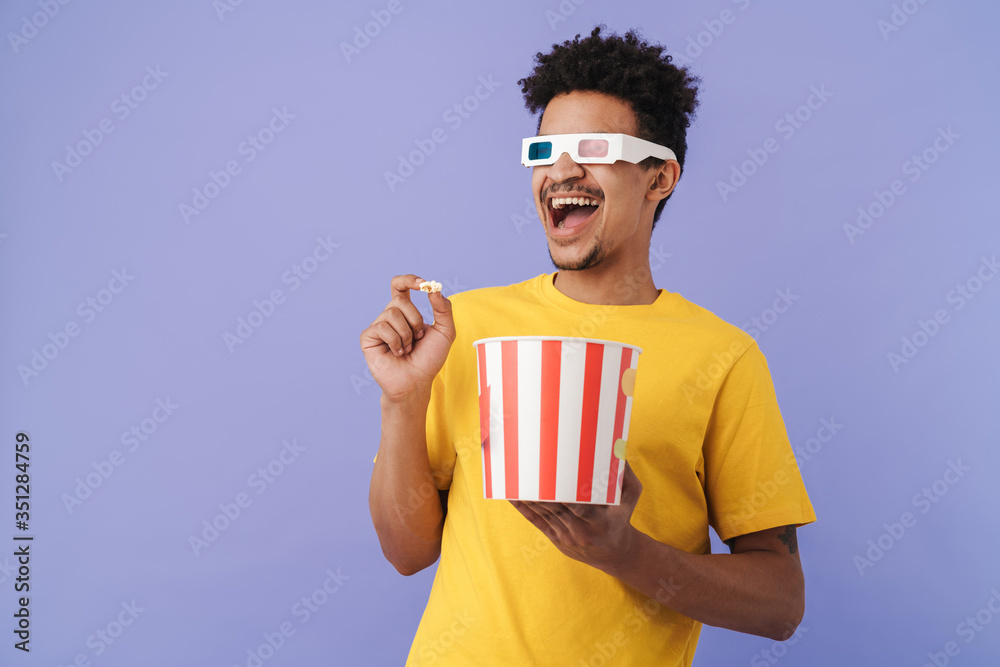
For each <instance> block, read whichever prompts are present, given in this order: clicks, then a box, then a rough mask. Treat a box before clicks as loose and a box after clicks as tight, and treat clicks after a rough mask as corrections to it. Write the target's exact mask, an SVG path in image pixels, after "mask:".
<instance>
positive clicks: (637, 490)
mask: <svg viewBox="0 0 1000 667" xmlns="http://www.w3.org/2000/svg"><path fill="white" fill-rule="evenodd" d="M640 495H642V482H640V481H639V478H638V477H636V476H635V471H634V470H632V465H631V464H630V463H629V462H628V461H626V462H625V476H624V478H623V479H622V504H623V505H625V504H629V505H635V503H637V502H638V501H639V496H640Z"/></svg>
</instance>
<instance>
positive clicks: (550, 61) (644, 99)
mask: <svg viewBox="0 0 1000 667" xmlns="http://www.w3.org/2000/svg"><path fill="white" fill-rule="evenodd" d="M602 27H604V26H597V27H595V28H594V30H593V32H591V33H590V36H589V37H586V38H584V39H582V40H581V39H580V35H577V36H576V38H575V39H573V40H566V41H565V42H563V43H562V44H553V45H552V51H551V53H547V54H543V53H536V54H535V63H536V64H535V69H534V71H532V73H531V74H530V75H529V76H528V77H526V78H524V79H520V80H519V81H518V82H517V83H518V84H519V85H520V86H521V92H522V93H523V94H524V106H525V107H526V108H527V109H528V111H530V112H531V113H532V114H535V113H538V112H539V111H542V112H543V113H544V110H545V107H546V106H547V105H548V103H549V101H550V100H552V98H553V97H556V96H557V95H561V94H563V93H569V92H573V91H577V90H587V91H595V92H599V93H604V94H606V95H612V96H614V97H617V98H618V99H620V100H623V101H625V102H628V103H629V104H630V105H631V107H632V110H633V111H634V112H635V115H636V120H637V121H638V128H639V137H640V138H641V139H646V140H647V141H652V142H654V143H657V144H661V145H663V146H668V147H669V148H671V149H672V150H673V151H674V153H675V154H676V155H677V162H678V163H680V165H681V170H682V172H683V167H684V155H685V153H686V152H687V128H688V126H690V125H691V119H692V118H693V117H694V110H695V107H696V106H697V105H698V102H697V99H696V97H697V92H698V83H700V79H698V77H696V76H694V75H692V74H690V73H689V72H688V70H687V69H686V68H683V67H678V66H677V65H674V64H673V63H672V60H673V58H672V57H671V56H670V55H669V54H664V50H665V49H664V47H662V46H655V45H651V44H648V43H647V42H645V41H644V40H643V39H641V38H640V37H639V35H637V34H636V32H635V31H634V30H629V31H628V32H627V33H625V34H624V35H622V36H618V35H614V34H611V35H609V36H607V37H606V38H602V37H601V28H602ZM541 124H542V116H539V117H538V127H539V128H540V127H541ZM662 164H663V160H660V159H657V158H653V157H650V158H646V159H645V160H643V161H642V162H641V163H640V165H639V166H640V167H642V168H643V169H649V168H650V167H659V166H660V165H662ZM669 198H670V197H667V198H666V199H663V200H662V201H661V202H660V203H659V205H658V206H657V207H656V213H655V214H654V215H653V226H654V227H655V226H656V221H657V220H659V218H660V212H661V211H663V207H664V205H665V204H666V203H667V199H669Z"/></svg>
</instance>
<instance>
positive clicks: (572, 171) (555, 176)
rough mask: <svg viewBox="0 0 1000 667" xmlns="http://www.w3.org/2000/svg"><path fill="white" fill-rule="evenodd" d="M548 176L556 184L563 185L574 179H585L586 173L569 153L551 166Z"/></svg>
mask: <svg viewBox="0 0 1000 667" xmlns="http://www.w3.org/2000/svg"><path fill="white" fill-rule="evenodd" d="M548 176H549V178H550V179H552V180H553V181H555V182H556V183H563V182H565V181H569V180H572V179H574V178H583V177H584V176H586V172H585V171H584V170H583V167H581V166H580V165H578V164H577V163H576V162H574V161H573V158H571V157H570V156H569V153H563V154H562V155H560V156H559V159H558V160H556V161H555V162H553V163H552V164H551V165H550V166H549V173H548Z"/></svg>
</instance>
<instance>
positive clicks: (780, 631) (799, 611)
mask: <svg viewBox="0 0 1000 667" xmlns="http://www.w3.org/2000/svg"><path fill="white" fill-rule="evenodd" d="M627 553H628V555H627V556H623V557H622V558H621V559H620V560H619V561H618V562H616V563H613V564H609V565H607V566H606V567H602V568H601V569H602V570H604V571H605V572H607V573H608V574H610V575H612V576H614V577H616V578H618V579H619V580H621V581H622V582H624V583H626V584H628V585H629V586H631V587H632V588H634V589H636V590H637V591H639V592H640V593H642V594H644V595H647V596H649V597H651V598H655V599H657V600H659V601H660V602H662V603H663V604H665V605H666V606H668V607H670V608H671V609H673V610H675V611H677V612H679V613H681V614H684V615H685V616H688V617H690V618H693V619H695V620H696V621H700V622H702V623H706V624H708V625H714V626H717V627H721V628H727V629H730V630H736V631H738V632H746V633H749V634H753V635H760V636H764V637H769V638H771V639H777V640H784V639H787V638H788V637H790V636H791V635H792V633H793V632H794V631H795V628H796V627H797V626H798V624H799V621H801V620H802V615H803V613H804V594H803V590H804V583H803V578H802V572H801V570H800V569H799V568H797V567H791V566H789V562H788V560H787V559H786V558H783V557H782V556H781V555H780V554H777V553H774V552H772V551H746V552H743V553H734V554H691V553H688V552H686V551H683V550H681V549H677V548H675V547H672V546H670V545H668V544H663V543H661V542H657V541H656V540H654V539H653V538H651V537H650V536H648V535H646V534H644V533H641V532H639V531H638V530H636V531H635V541H634V546H633V548H631V549H628V550H627Z"/></svg>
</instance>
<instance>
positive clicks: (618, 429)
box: [608, 347, 632, 504]
mask: <svg viewBox="0 0 1000 667" xmlns="http://www.w3.org/2000/svg"><path fill="white" fill-rule="evenodd" d="M631 365H632V348H630V347H626V348H622V365H621V368H619V369H618V401H617V404H616V405H615V432H614V435H612V436H611V442H612V450H611V471H610V472H609V473H608V503H609V504H611V503H614V502H615V495H617V492H618V460H619V459H618V457H617V456H615V451H614V446H613V443H616V442H618V438H620V437H622V429H623V428H624V427H625V403H626V401H628V396H626V395H625V392H623V391H622V375H624V374H625V371H626V370H627V369H628V368H629V367H630V366H631Z"/></svg>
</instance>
